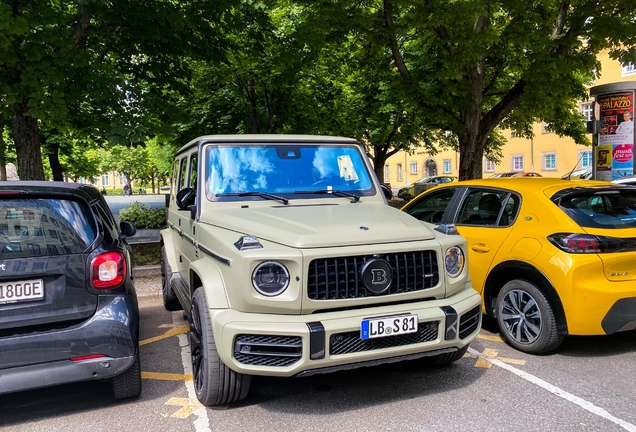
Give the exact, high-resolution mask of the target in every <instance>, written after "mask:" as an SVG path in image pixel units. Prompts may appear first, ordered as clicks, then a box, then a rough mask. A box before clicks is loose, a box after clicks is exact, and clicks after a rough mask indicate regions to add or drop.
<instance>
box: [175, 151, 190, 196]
mask: <svg viewBox="0 0 636 432" xmlns="http://www.w3.org/2000/svg"><path fill="white" fill-rule="evenodd" d="M186 162H187V159H186V158H182V159H181V161H180V166H179V183H178V184H177V191H180V190H181V189H183V188H184V187H186V185H187V180H186V174H187V172H186V170H187V169H188V164H187V163H186Z"/></svg>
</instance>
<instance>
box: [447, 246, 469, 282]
mask: <svg viewBox="0 0 636 432" xmlns="http://www.w3.org/2000/svg"><path fill="white" fill-rule="evenodd" d="M444 264H445V266H446V274H447V275H449V276H450V277H457V276H459V274H460V273H461V272H462V270H463V269H464V252H462V250H461V248H460V247H459V246H453V247H450V248H448V249H447V250H446V255H444Z"/></svg>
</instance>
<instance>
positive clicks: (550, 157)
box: [541, 152, 557, 171]
mask: <svg viewBox="0 0 636 432" xmlns="http://www.w3.org/2000/svg"><path fill="white" fill-rule="evenodd" d="M541 166H542V169H543V171H556V169H557V154H556V152H549V153H541Z"/></svg>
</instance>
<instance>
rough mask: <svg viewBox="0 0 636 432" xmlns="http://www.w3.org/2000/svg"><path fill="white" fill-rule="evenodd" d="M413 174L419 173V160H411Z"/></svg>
mask: <svg viewBox="0 0 636 432" xmlns="http://www.w3.org/2000/svg"><path fill="white" fill-rule="evenodd" d="M410 166H411V174H417V162H411V163H410Z"/></svg>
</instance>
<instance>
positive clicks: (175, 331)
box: [139, 326, 188, 345]
mask: <svg viewBox="0 0 636 432" xmlns="http://www.w3.org/2000/svg"><path fill="white" fill-rule="evenodd" d="M187 332H188V326H183V327H177V328H173V329H171V330H168V331H167V332H165V333H164V334H162V335H159V336H155V337H151V338H149V339H144V340H142V341H139V345H146V344H149V343H151V342H157V341H158V340H162V339H166V338H169V337H172V336H176V335H178V334H182V333H187Z"/></svg>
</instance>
